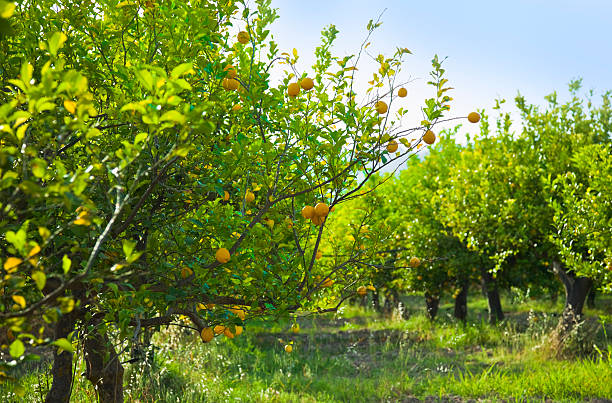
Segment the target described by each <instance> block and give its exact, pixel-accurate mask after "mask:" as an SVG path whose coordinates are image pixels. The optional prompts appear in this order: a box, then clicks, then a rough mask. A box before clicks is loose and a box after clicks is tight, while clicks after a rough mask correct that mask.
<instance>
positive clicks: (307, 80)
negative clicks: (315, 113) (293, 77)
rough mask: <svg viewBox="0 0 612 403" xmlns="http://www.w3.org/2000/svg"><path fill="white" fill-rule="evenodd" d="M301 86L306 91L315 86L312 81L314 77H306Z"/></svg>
mask: <svg viewBox="0 0 612 403" xmlns="http://www.w3.org/2000/svg"><path fill="white" fill-rule="evenodd" d="M300 86H301V87H302V89H303V90H304V91H308V90H310V89H312V87H314V81H312V78H309V77H306V78H304V79H303V80H302V81H301V82H300Z"/></svg>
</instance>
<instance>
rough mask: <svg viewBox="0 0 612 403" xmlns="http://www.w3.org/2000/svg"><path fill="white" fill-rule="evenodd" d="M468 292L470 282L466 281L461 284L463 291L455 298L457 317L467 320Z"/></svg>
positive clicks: (455, 313)
mask: <svg viewBox="0 0 612 403" xmlns="http://www.w3.org/2000/svg"><path fill="white" fill-rule="evenodd" d="M467 294H468V282H467V281H465V282H464V283H463V284H462V285H461V291H460V292H459V294H458V295H457V298H455V312H454V315H455V318H457V319H459V320H461V321H463V322H465V319H466V318H467Z"/></svg>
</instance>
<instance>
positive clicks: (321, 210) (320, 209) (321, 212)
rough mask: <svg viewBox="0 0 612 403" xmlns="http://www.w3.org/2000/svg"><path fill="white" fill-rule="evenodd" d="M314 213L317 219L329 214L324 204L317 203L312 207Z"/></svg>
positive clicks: (327, 207)
mask: <svg viewBox="0 0 612 403" xmlns="http://www.w3.org/2000/svg"><path fill="white" fill-rule="evenodd" d="M314 212H315V214H316V215H318V216H319V217H325V216H327V215H328V214H329V206H328V205H327V204H325V203H317V205H316V206H315V207H314Z"/></svg>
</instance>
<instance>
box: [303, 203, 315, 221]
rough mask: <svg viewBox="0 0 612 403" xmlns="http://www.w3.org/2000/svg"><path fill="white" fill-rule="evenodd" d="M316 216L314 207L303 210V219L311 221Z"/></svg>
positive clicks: (305, 207)
mask: <svg viewBox="0 0 612 403" xmlns="http://www.w3.org/2000/svg"><path fill="white" fill-rule="evenodd" d="M314 215H315V210H314V207H312V206H304V208H303V209H302V217H304V218H306V219H310V218H312V217H313V216H314Z"/></svg>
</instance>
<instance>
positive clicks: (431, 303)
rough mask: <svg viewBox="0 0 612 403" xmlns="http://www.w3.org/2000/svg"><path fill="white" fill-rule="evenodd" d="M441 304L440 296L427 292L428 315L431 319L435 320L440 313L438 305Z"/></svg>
mask: <svg viewBox="0 0 612 403" xmlns="http://www.w3.org/2000/svg"><path fill="white" fill-rule="evenodd" d="M439 305H440V297H438V296H437V295H430V294H429V293H425V306H426V307H427V316H428V317H429V319H430V320H434V319H435V317H436V315H437V314H438V306H439Z"/></svg>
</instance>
